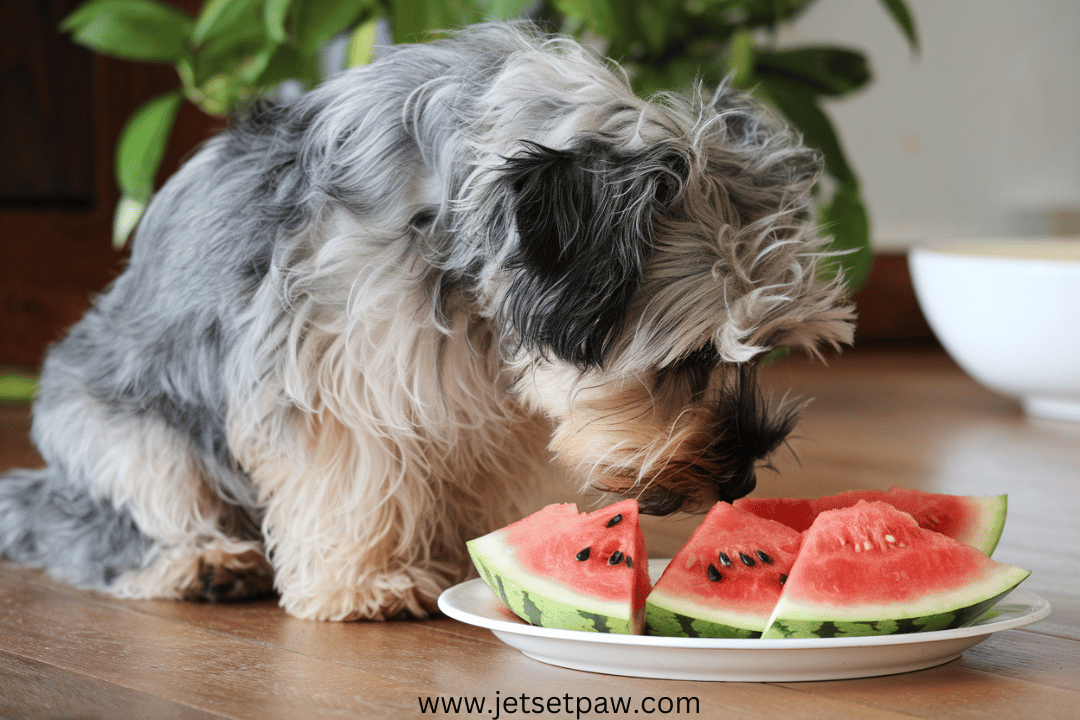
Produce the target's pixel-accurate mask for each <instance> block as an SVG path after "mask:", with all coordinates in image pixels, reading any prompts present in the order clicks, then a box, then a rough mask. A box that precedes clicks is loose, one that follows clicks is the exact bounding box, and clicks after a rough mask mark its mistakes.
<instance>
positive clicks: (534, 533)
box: [467, 499, 651, 634]
mask: <svg viewBox="0 0 1080 720" xmlns="http://www.w3.org/2000/svg"><path fill="white" fill-rule="evenodd" d="M467 546H468V549H469V553H470V555H471V556H472V558H473V562H474V564H475V565H476V567H477V569H478V570H479V571H480V575H481V577H483V579H484V581H485V582H486V583H487V584H488V586H489V587H490V588H491V589H492V590H493V591H494V592H495V594H496V595H497V596H498V597H499V598H500V599H501V600H502V601H503V603H505V604H506V606H507V607H509V608H510V610H512V611H513V612H514V613H515V614H517V615H518V616H519V617H521V618H522V619H523V620H525V621H527V622H530V623H532V624H534V625H541V626H544V627H552V628H561V629H570V630H590V631H598V632H619V633H634V634H640V633H642V632H643V630H644V623H645V598H646V596H647V595H648V594H649V590H650V589H651V584H650V582H649V575H648V572H649V570H648V568H649V556H648V552H647V551H646V548H645V536H644V535H643V534H642V532H641V529H640V528H639V526H638V504H637V501H636V500H632V499H631V500H623V501H620V502H617V503H614V504H612V505H609V506H607V507H605V508H602V509H600V510H596V511H594V512H591V513H587V514H578V511H577V507H576V506H574V505H572V504H561V505H549V506H547V507H545V508H543V509H542V510H540V511H538V512H536V513H533V514H532V515H529V516H528V517H525V518H523V519H521V520H518V521H517V522H515V523H512V524H510V525H507V526H506V527H504V528H502V529H500V530H496V531H495V532H492V533H489V534H487V535H485V536H483V537H480V538H477V539H475V540H470V541H469V542H468V544H467Z"/></svg>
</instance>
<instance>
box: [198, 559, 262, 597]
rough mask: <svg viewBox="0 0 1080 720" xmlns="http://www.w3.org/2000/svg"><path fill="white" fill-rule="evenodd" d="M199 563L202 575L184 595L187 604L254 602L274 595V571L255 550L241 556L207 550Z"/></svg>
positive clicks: (199, 574)
mask: <svg viewBox="0 0 1080 720" xmlns="http://www.w3.org/2000/svg"><path fill="white" fill-rule="evenodd" d="M196 561H197V563H198V571H197V572H196V573H195V578H194V580H193V581H192V582H191V583H189V584H188V586H187V588H186V589H185V590H184V592H183V597H184V599H185V600H195V601H202V602H223V601H231V600H250V599H254V598H259V597H265V596H267V595H270V594H271V593H273V591H274V570H273V568H272V567H270V564H269V563H268V562H267V561H266V558H264V557H263V555H262V553H259V552H257V551H255V550H248V551H246V552H242V553H239V554H232V553H229V552H226V551H224V550H221V549H213V550H207V551H206V552H204V553H203V554H202V555H200V556H199V557H198V558H197V560H196Z"/></svg>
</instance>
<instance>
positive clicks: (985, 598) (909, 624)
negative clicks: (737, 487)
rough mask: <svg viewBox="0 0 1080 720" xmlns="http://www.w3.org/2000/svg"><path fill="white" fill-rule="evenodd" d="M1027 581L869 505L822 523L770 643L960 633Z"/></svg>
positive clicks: (779, 607)
mask: <svg viewBox="0 0 1080 720" xmlns="http://www.w3.org/2000/svg"><path fill="white" fill-rule="evenodd" d="M1029 574H1030V573H1029V571H1027V570H1023V569H1021V568H1018V567H1014V566H1012V565H1005V564H1003V563H999V562H995V561H994V560H991V559H990V558H989V557H987V556H986V555H985V554H983V553H982V552H980V551H978V550H976V549H975V548H972V547H970V546H968V545H965V544H964V543H961V542H959V541H957V540H954V539H952V538H950V537H948V536H947V535H942V534H940V533H935V532H931V531H930V530H926V529H924V528H921V527H919V524H918V523H917V522H916V521H915V519H914V518H912V516H911V515H909V514H907V513H905V512H902V511H900V510H897V509H896V508H894V507H893V506H892V505H890V504H888V503H885V502H880V501H875V502H867V501H865V500H862V501H859V502H858V503H856V504H855V505H853V506H851V507H847V508H842V509H839V510H827V511H825V512H822V513H821V514H819V515H818V516H817V518H816V519H815V520H814V524H813V525H812V526H811V527H810V529H809V530H807V531H806V533H805V534H804V536H803V542H802V547H801V548H800V550H799V555H798V557H797V558H796V559H795V563H794V565H792V567H791V572H790V573H789V574H788V579H787V582H786V583H785V584H784V591H783V593H782V594H781V596H780V600H779V602H777V604H776V608H775V609H774V610H773V614H772V618H771V619H770V621H769V626H768V628H767V629H766V630H765V632H764V633H763V634H762V637H764V638H782V637H787V638H790V637H797V638H804V637H836V636H848V635H891V634H893V633H905V632H920V631H925V630H945V629H948V628H954V627H959V626H961V625H964V624H966V623H968V622H970V621H971V620H974V619H975V618H977V617H978V616H979V615H981V614H982V613H983V612H984V611H985V610H986V609H987V608H989V607H991V606H992V605H993V604H994V603H996V602H997V601H998V600H1000V599H1001V598H1002V597H1003V596H1004V595H1006V594H1007V593H1008V592H1010V591H1011V590H1012V589H1013V588H1014V587H1016V586H1017V585H1018V584H1019V583H1020V582H1021V581H1022V580H1024V578H1026V577H1027V576H1028V575H1029Z"/></svg>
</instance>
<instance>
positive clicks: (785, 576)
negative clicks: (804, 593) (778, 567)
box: [780, 573, 787, 585]
mask: <svg viewBox="0 0 1080 720" xmlns="http://www.w3.org/2000/svg"><path fill="white" fill-rule="evenodd" d="M786 582H787V575H785V574H784V573H780V584H781V585H783V584H784V583H786Z"/></svg>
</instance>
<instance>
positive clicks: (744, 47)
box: [725, 28, 757, 88]
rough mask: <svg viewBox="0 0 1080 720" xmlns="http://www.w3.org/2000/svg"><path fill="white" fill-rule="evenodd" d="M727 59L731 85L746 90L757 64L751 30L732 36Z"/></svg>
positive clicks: (742, 30) (740, 31)
mask: <svg viewBox="0 0 1080 720" xmlns="http://www.w3.org/2000/svg"><path fill="white" fill-rule="evenodd" d="M726 55H727V57H726V58H725V61H726V65H727V72H728V73H730V74H731V84H732V85H734V86H735V87H737V88H745V87H746V86H747V83H748V82H749V78H750V74H751V73H752V72H753V70H754V66H755V65H756V64H757V63H756V52H755V50H754V37H753V35H752V34H751V33H750V31H749V30H746V29H745V28H744V29H741V30H737V31H736V32H735V34H734V35H732V36H731V42H730V43H729V44H728V48H727V53H726Z"/></svg>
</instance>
